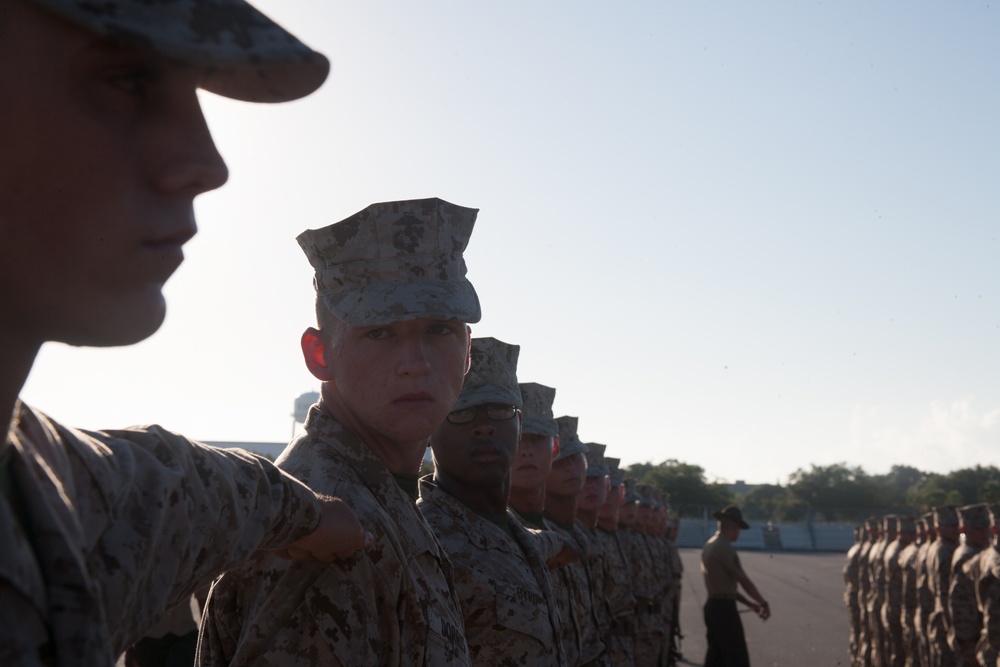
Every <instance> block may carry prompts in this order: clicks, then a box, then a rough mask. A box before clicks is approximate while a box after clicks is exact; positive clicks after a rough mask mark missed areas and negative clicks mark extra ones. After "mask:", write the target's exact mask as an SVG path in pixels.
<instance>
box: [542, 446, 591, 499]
mask: <svg viewBox="0 0 1000 667" xmlns="http://www.w3.org/2000/svg"><path fill="white" fill-rule="evenodd" d="M586 478H587V458H586V457H585V456H584V455H583V453H582V452H581V453H580V454H574V455H572V456H567V457H566V458H564V459H562V460H561V461H556V462H555V463H553V464H552V471H551V472H549V479H548V480H547V482H546V484H545V492H546V493H548V494H551V495H553V496H557V497H562V496H577V495H579V494H580V491H582V490H583V482H584V480H585V479H586Z"/></svg>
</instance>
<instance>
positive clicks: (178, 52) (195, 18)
mask: <svg viewBox="0 0 1000 667" xmlns="http://www.w3.org/2000/svg"><path fill="white" fill-rule="evenodd" d="M31 1H32V2H34V3H35V4H37V5H39V6H41V7H44V8H46V9H48V10H50V11H52V12H54V13H56V14H58V15H59V16H61V17H63V18H65V19H67V20H69V21H71V22H72V23H75V24H77V25H78V26H80V27H82V28H85V29H87V30H89V31H91V32H94V33H96V34H98V35H100V36H102V37H108V38H111V39H114V40H116V41H118V42H121V43H123V44H126V45H128V46H132V47H137V48H142V49H148V50H151V51H154V52H156V53H159V54H161V55H164V56H167V57H169V58H173V59H175V60H179V61H181V62H186V63H195V64H200V65H207V66H208V67H209V69H208V70H207V73H206V76H205V78H204V80H203V81H202V83H201V86H202V87H203V88H205V89H206V90H209V91H211V92H213V93H217V94H219V95H223V96H225V97H231V98H234V99H238V100H244V101H247V102H285V101H288V100H294V99H298V98H300V97H304V96H306V95H308V94H309V93H311V92H313V91H314V90H316V89H317V88H319V87H320V85H321V84H322V83H323V81H324V80H326V76H327V73H328V72H329V71H330V63H329V62H328V61H327V59H326V58H325V57H324V56H322V55H320V54H319V53H316V52H315V51H313V50H312V49H310V48H309V47H307V46H306V45H305V44H303V43H302V42H300V41H299V40H298V39H296V38H295V37H294V36H293V35H291V34H289V33H288V32H286V31H285V30H284V29H283V28H281V27H280V26H279V25H277V24H276V23H275V22H274V21H272V20H271V19H269V18H268V17H266V16H264V15H263V14H261V13H260V12H259V11H257V10H256V9H255V8H254V7H252V6H251V5H249V4H248V3H246V2H244V0H101V1H100V2H94V1H93V0H31Z"/></svg>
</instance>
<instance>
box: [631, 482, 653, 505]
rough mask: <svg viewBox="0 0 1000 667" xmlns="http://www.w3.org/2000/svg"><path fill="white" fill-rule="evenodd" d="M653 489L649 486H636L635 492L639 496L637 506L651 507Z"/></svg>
mask: <svg viewBox="0 0 1000 667" xmlns="http://www.w3.org/2000/svg"><path fill="white" fill-rule="evenodd" d="M652 490H653V487H651V486H650V485H649V484H636V486H635V491H636V493H638V494H639V506H640V507H651V506H652V505H653V494H652Z"/></svg>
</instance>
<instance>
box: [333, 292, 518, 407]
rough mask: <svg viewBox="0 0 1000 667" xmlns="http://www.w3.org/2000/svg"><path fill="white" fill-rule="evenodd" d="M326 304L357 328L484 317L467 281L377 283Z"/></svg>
mask: <svg viewBox="0 0 1000 667" xmlns="http://www.w3.org/2000/svg"><path fill="white" fill-rule="evenodd" d="M323 300H324V302H325V303H326V305H327V307H328V308H329V309H330V310H331V311H333V313H334V314H335V315H336V316H337V317H339V318H340V319H342V320H344V321H345V322H347V323H348V324H349V325H351V326H354V327H365V326H376V325H379V324H389V323H390V322H400V321H403V320H415V319H418V318H428V319H432V320H457V321H459V322H472V323H474V322H478V321H479V320H480V318H481V317H482V310H481V309H480V307H479V297H478V296H477V295H476V290H475V288H473V286H472V283H470V282H469V281H468V280H465V279H462V280H420V281H407V282H401V283H375V284H372V285H366V286H365V287H362V288H361V289H357V290H352V291H350V292H342V293H339V294H327V295H325V296H324V298H323ZM519 402H520V401H514V402H513V403H519Z"/></svg>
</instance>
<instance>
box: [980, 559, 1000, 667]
mask: <svg viewBox="0 0 1000 667" xmlns="http://www.w3.org/2000/svg"><path fill="white" fill-rule="evenodd" d="M980 559H981V560H980V564H979V567H980V573H979V581H978V582H976V601H977V603H978V604H979V612H980V614H981V615H982V617H983V626H982V628H981V631H980V635H979V640H978V642H977V643H976V657H977V658H978V659H979V664H980V665H987V666H990V667H992V666H994V665H996V664H998V663H997V659H998V658H1000V547H998V546H997V545H996V544H992V545H991V546H990V547H989V548H987V549H985V550H983V552H982V555H981V556H980Z"/></svg>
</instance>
